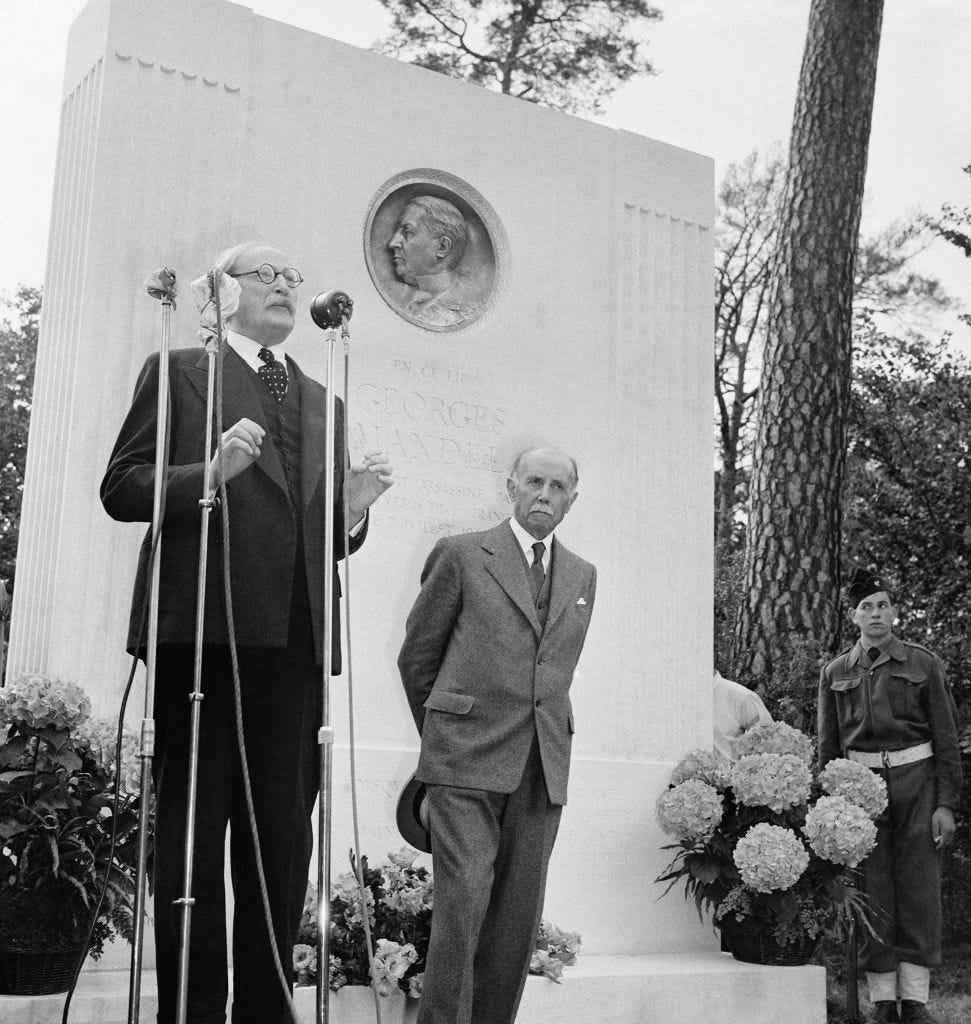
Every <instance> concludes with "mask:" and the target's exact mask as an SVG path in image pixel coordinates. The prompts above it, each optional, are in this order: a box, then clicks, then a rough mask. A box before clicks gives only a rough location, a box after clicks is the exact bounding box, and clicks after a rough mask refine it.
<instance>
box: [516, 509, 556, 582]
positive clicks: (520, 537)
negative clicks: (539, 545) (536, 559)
mask: <svg viewBox="0 0 971 1024" xmlns="http://www.w3.org/2000/svg"><path fill="white" fill-rule="evenodd" d="M509 526H510V527H511V528H512V532H513V536H514V537H515V538H516V540H517V541H518V543H519V546H520V547H521V548H522V549H523V556H524V557H525V559H526V564H527V565H532V564H533V545H534V544H535V543H536V538H535V537H534V536H533V535H532V534H531V533H529V531H528V530H524V529H523V527H522V526H521V525H520V523H519V520H518V519H517V518H516V517H515V516H510V517H509ZM554 534H555V531H554V533H551V534H550V535H549V536H548V537H545V538H544V539H543V543H544V544H545V545H546V550H545V551H544V552H543V572H549V571H550V554H551V552H552V551H553V537H554Z"/></svg>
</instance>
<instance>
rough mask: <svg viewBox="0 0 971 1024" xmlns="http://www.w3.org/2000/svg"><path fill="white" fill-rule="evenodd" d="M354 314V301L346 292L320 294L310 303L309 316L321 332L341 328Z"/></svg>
mask: <svg viewBox="0 0 971 1024" xmlns="http://www.w3.org/2000/svg"><path fill="white" fill-rule="evenodd" d="M353 312H354V300H353V299H351V298H350V297H349V296H348V294H347V292H321V293H320V294H319V295H318V296H316V297H315V298H314V300H313V302H311V303H310V316H311V317H312V318H313V321H314V323H315V324H316V325H317V326H318V327H319V328H320V329H321V330H322V331H329V330H331V328H334V327H342V326H343V325H344V324H346V323H347V321H348V320H350V318H351V314H352V313H353Z"/></svg>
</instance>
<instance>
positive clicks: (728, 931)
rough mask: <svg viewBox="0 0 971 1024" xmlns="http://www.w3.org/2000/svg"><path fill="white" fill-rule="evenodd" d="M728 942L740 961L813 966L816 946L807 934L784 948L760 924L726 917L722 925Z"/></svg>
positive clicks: (733, 953)
mask: <svg viewBox="0 0 971 1024" xmlns="http://www.w3.org/2000/svg"><path fill="white" fill-rule="evenodd" d="M721 931H722V935H723V936H724V937H725V943H726V944H727V946H728V948H729V950H730V951H731V954H732V956H733V957H735V959H736V960H741V961H742V962H743V963H746V964H764V965H767V966H771V967H802V966H803V965H804V964H807V963H809V959H810V957H811V956H812V955H813V950H814V948H815V946H816V943H815V942H814V941H813V940H812V939H809V938H807V937H806V936H805V935H803V936H800V938H798V939H797V940H796V941H795V942H790V943H787V944H786V945H785V946H780V945H779V943H778V942H776V940H775V937H774V936H773V935H772V929H771V928H767V927H766V926H765V925H764V924H762V923H761V922H759V921H749V920H747V919H746V920H744V921H739V920H738V919H737V918H735V917H726V918H724V919H723V920H722V922H721Z"/></svg>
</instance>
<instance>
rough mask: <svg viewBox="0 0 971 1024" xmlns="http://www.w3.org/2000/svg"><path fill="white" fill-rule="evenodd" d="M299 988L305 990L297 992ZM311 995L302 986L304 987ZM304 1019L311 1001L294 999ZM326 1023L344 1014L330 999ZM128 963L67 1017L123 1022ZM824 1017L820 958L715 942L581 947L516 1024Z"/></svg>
mask: <svg viewBox="0 0 971 1024" xmlns="http://www.w3.org/2000/svg"><path fill="white" fill-rule="evenodd" d="M302 995H303V993H302ZM306 995H309V992H308V993H306ZM63 1009H64V997H63V996H61V995H57V996H0V1021H3V1022H4V1024H60V1021H61V1015H62V1013H63ZM299 1009H300V1016H301V1024H313V1021H314V1016H315V1015H314V1001H313V999H312V998H310V999H308V998H306V996H304V997H303V998H301V999H300V1000H299ZM330 1017H331V1024H346V1022H343V1021H341V1020H340V1019H339V1017H338V1016H337V1015H336V1014H335V1013H334V1011H333V1009H332V1011H331V1014H330ZM409 1017H413V1013H409ZM127 1019H128V973H127V971H118V970H114V971H104V970H85V971H84V973H83V974H82V975H81V981H80V983H79V984H78V987H77V990H76V992H75V994H74V998H73V1000H72V1002H71V1012H70V1017H69V1021H70V1024H126V1022H127ZM141 1021H142V1022H144V1024H154V1021H155V977H154V973H153V972H151V971H146V972H145V974H144V977H143V987H142V1001H141ZM605 1021H609V1024H697V1022H698V1021H704V1022H705V1024H739V1022H740V1021H744V1022H745V1024H779V1022H780V1021H785V1022H786V1024H825V1022H826V972H825V971H824V969H823V968H822V967H758V966H755V965H753V964H743V963H739V962H738V961H737V960H734V959H732V958H731V957H730V956H729V955H728V954H725V953H716V952H692V953H664V954H655V955H650V956H625V957H617V956H581V958H580V960H579V962H578V963H577V965H576V966H575V967H571V968H568V969H567V971H566V974H565V975H564V980H563V983H562V984H559V985H556V984H553V983H552V982H550V981H547V980H546V979H545V978H530V979H529V980H528V982H527V984H526V991H525V993H524V994H523V1001H522V1005H521V1007H520V1010H519V1016H518V1018H517V1024H604V1022H605Z"/></svg>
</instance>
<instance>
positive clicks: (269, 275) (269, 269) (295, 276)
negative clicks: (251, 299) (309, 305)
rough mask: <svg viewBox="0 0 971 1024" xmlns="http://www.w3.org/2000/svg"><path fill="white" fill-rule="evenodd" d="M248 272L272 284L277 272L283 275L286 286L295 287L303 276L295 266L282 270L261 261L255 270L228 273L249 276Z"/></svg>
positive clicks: (265, 282) (232, 275)
mask: <svg viewBox="0 0 971 1024" xmlns="http://www.w3.org/2000/svg"><path fill="white" fill-rule="evenodd" d="M250 274H256V276H257V277H258V278H259V279H260V280H261V281H262V282H263V284H273V282H274V281H275V280H276V278H277V274H282V275H283V280H284V281H286V283H287V286H288V287H290V288H296V287H297V286H298V285H299V284H301V283H302V281H303V278H302V277H301V276H300V271H299V270H297V269H296V268H295V267H284V268H283V270H277V269H276V267H274V266H273V265H272V264H270V263H261V264H260V265H259V266H258V267H257V268H256V270H244V271H243V272H242V273H240V274H230V275H229V276H230V277H249V275H250Z"/></svg>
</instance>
